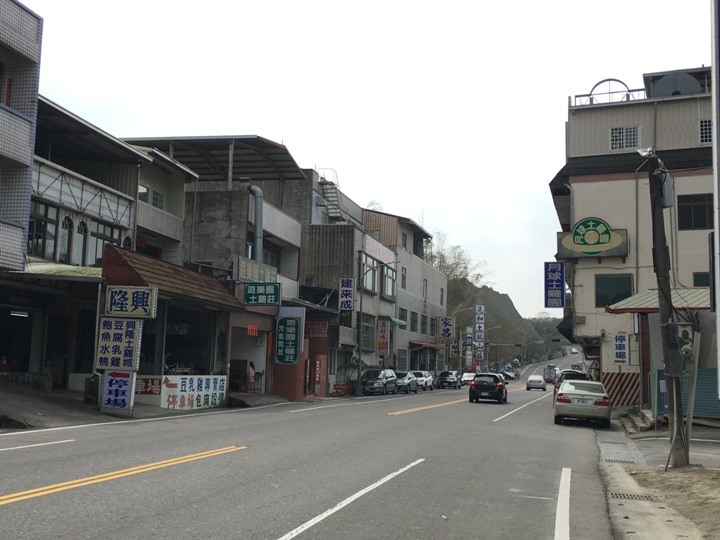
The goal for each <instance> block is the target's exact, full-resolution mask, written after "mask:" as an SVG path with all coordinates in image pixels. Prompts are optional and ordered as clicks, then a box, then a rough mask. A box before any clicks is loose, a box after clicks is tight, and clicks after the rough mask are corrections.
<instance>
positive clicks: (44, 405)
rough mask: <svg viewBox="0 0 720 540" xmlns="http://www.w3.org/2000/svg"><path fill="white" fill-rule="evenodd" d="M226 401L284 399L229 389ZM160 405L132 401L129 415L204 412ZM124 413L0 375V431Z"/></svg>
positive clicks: (247, 402) (87, 421)
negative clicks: (103, 409) (132, 404)
mask: <svg viewBox="0 0 720 540" xmlns="http://www.w3.org/2000/svg"><path fill="white" fill-rule="evenodd" d="M229 398H230V403H231V404H232V406H234V407H258V406H263V405H271V404H276V403H287V399H285V398H281V397H278V396H273V395H269V394H244V393H236V392H231V393H230V394H229ZM207 410H208V409H199V410H196V411H178V410H173V409H164V408H162V407H155V406H153V405H146V404H144V403H135V406H134V407H133V414H132V417H131V418H136V419H137V418H161V417H166V416H183V415H190V414H194V413H197V412H199V411H202V412H207ZM127 419H128V417H127V416H125V415H117V416H113V415H111V414H106V413H104V412H101V411H100V409H99V408H98V407H97V406H96V405H93V404H90V403H85V402H84V395H83V393H82V392H75V391H70V390H53V391H51V392H47V391H45V390H43V389H41V388H39V387H37V386H34V385H31V384H27V383H20V382H10V381H7V380H5V379H2V378H0V433H4V432H8V431H16V430H18V429H47V428H54V427H63V426H72V425H77V424H95V423H102V422H116V421H118V420H127Z"/></svg>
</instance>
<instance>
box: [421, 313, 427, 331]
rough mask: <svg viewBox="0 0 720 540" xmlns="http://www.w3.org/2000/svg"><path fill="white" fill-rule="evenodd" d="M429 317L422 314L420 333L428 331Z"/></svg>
mask: <svg viewBox="0 0 720 540" xmlns="http://www.w3.org/2000/svg"><path fill="white" fill-rule="evenodd" d="M427 319H428V318H427V315H420V333H421V334H427V333H428V326H427V322H428V321H427Z"/></svg>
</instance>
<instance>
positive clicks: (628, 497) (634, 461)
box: [596, 421, 703, 540]
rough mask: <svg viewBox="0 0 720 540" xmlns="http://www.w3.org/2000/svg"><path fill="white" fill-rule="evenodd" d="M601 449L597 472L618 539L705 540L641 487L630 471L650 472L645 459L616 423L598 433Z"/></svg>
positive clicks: (656, 493)
mask: <svg viewBox="0 0 720 540" xmlns="http://www.w3.org/2000/svg"><path fill="white" fill-rule="evenodd" d="M596 436H597V444H598V448H599V449H600V462H599V466H598V470H599V472H600V478H601V479H602V482H603V484H604V486H605V496H606V499H607V508H608V514H609V517H610V523H611V526H612V530H613V537H614V538H617V539H633V540H656V539H657V538H684V539H691V540H694V539H698V540H699V539H702V538H703V535H702V533H701V532H700V531H699V530H698V529H697V527H696V526H695V525H694V524H693V523H692V522H691V521H689V520H688V519H687V518H685V517H684V516H682V515H681V514H679V513H678V512H676V511H675V510H674V509H673V508H671V507H670V506H668V504H667V502H666V501H665V499H664V497H663V495H662V494H661V493H660V492H659V491H657V490H654V489H648V488H644V487H641V486H640V485H639V484H638V483H637V481H636V480H635V479H634V478H633V476H632V474H631V472H630V470H629V468H630V469H631V468H633V467H634V468H636V469H638V468H639V469H642V468H647V467H648V465H647V462H646V460H645V456H644V455H643V454H642V452H640V450H639V449H638V448H637V446H636V445H635V442H634V441H633V440H632V439H631V438H630V437H628V436H627V435H626V434H625V433H624V432H623V431H622V428H620V427H619V426H618V423H617V421H613V427H612V429H610V430H601V431H600V430H599V431H596Z"/></svg>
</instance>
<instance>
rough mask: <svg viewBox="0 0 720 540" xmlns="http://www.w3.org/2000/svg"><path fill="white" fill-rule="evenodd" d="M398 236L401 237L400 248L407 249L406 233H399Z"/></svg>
mask: <svg viewBox="0 0 720 540" xmlns="http://www.w3.org/2000/svg"><path fill="white" fill-rule="evenodd" d="M400 238H401V239H402V240H401V242H402V244H401V245H402V248H403V249H407V233H401V235H400Z"/></svg>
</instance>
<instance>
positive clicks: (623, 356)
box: [614, 332, 630, 365]
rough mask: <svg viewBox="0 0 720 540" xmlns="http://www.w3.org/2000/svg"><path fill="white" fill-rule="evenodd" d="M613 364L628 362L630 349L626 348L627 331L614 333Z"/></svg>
mask: <svg viewBox="0 0 720 540" xmlns="http://www.w3.org/2000/svg"><path fill="white" fill-rule="evenodd" d="M614 356H615V364H618V365H623V364H628V365H629V362H630V351H629V349H628V334H627V332H618V333H617V334H615V351H614Z"/></svg>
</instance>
